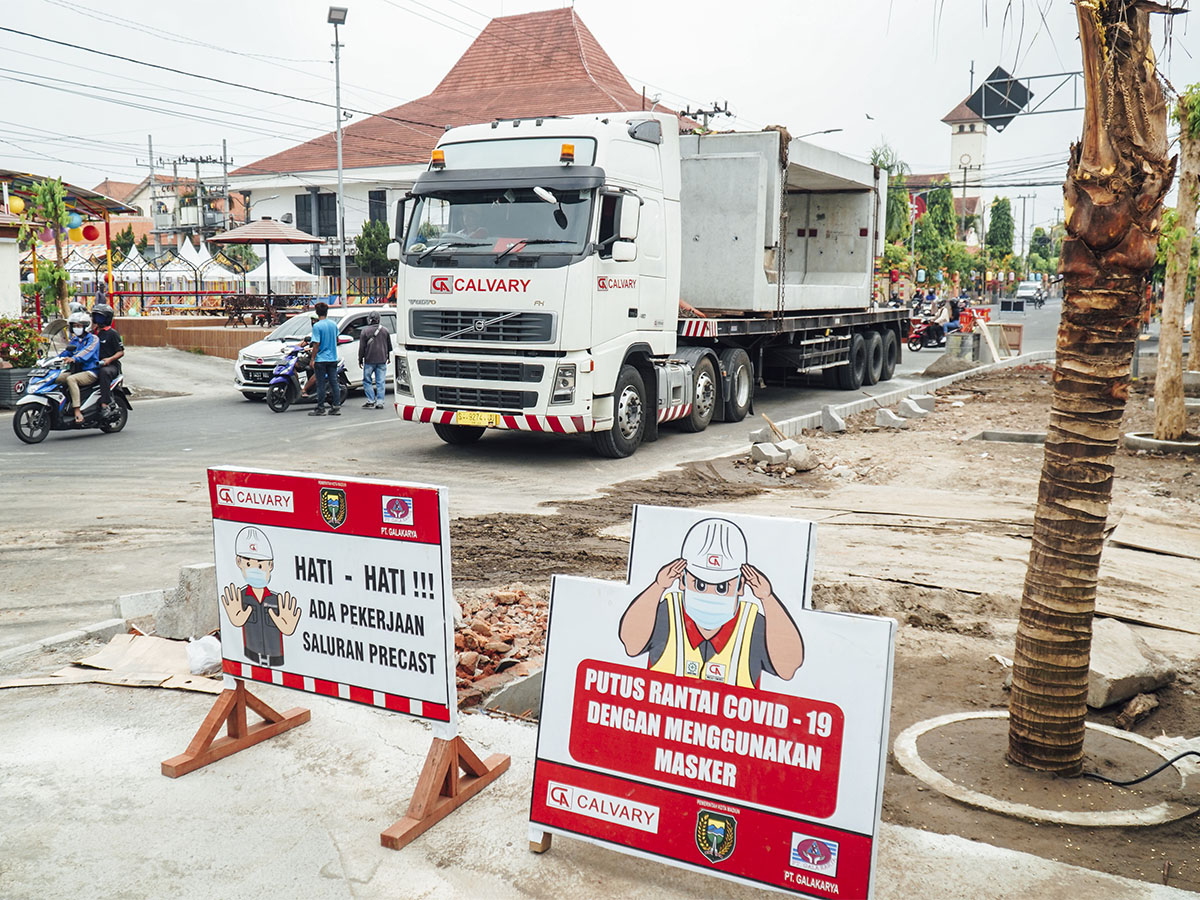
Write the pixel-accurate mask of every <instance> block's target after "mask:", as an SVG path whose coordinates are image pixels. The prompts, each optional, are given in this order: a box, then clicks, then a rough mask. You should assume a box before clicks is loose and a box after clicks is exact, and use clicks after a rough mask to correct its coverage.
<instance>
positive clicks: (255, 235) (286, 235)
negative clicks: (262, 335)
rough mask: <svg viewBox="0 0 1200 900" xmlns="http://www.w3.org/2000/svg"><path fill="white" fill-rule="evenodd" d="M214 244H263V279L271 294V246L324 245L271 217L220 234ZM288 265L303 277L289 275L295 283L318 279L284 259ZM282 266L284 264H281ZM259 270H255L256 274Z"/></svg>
mask: <svg viewBox="0 0 1200 900" xmlns="http://www.w3.org/2000/svg"><path fill="white" fill-rule="evenodd" d="M212 242H213V243H214V244H262V245H263V246H264V247H266V248H267V251H268V252H267V253H266V257H267V259H266V262H265V263H264V267H265V269H266V272H265V275H266V277H265V278H264V279H263V280H264V281H265V282H266V293H267V294H268V295H270V293H271V255H272V254H271V253H270V249H271V245H273V244H320V243H324V242H323V241H322V240H321V238H319V237H313V236H312V235H311V234H308V233H307V232H304V231H301V230H300V229H299V228H293V227H292V226H291V225H285V224H283V223H282V222H276V221H275V220H274V219H272V218H270V217H269V216H264V217H263V218H261V219H259V220H258V221H257V222H251V223H250V224H248V225H242V226H241V227H239V228H234V229H231V230H229V231H226V232H225V233H224V234H219V235H217V236H216V237H215V238H212ZM282 259H283V260H285V261H286V263H287V265H288V266H290V267H291V268H292V269H294V270H295V271H296V272H298V273H299V274H300V276H303V277H302V278H296V277H295V276H294V275H289V278H290V279H291V280H292V281H293V282H295V281H300V280H304V281H305V282H307V283H311V284H315V283H316V281H317V278H316V276H315V275H305V273H304V272H303V271H302V270H300V269H297V268H296V267H295V266H294V265H292V262H291V260H289V259H287V257H282ZM280 264H282V263H280ZM257 271H258V270H257V269H255V272H257ZM251 274H253V273H251Z"/></svg>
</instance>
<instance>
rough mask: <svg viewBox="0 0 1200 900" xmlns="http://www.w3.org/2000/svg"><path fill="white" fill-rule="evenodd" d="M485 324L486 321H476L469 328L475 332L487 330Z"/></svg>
mask: <svg viewBox="0 0 1200 900" xmlns="http://www.w3.org/2000/svg"><path fill="white" fill-rule="evenodd" d="M487 324H488V323H487V320H486V319H476V320H475V321H474V322H472V323H471V327H472V328H474V329H475V330H476V331H483V329H485V328H487Z"/></svg>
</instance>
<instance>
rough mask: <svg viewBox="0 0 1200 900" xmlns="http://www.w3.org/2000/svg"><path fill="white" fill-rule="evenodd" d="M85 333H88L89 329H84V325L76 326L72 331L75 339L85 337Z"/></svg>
mask: <svg viewBox="0 0 1200 900" xmlns="http://www.w3.org/2000/svg"><path fill="white" fill-rule="evenodd" d="M85 331H87V329H86V328H84V327H83V326H82V325H76V326H75V327H74V328H72V329H71V334H73V335H75V337H83V333H84V332H85Z"/></svg>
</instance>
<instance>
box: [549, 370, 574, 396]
mask: <svg viewBox="0 0 1200 900" xmlns="http://www.w3.org/2000/svg"><path fill="white" fill-rule="evenodd" d="M574 400H575V364H574V363H570V364H569V365H565V366H564V365H560V366H559V367H558V368H557V369H556V370H555V371H554V392H553V393H552V394H551V396H550V402H551V403H572V402H574Z"/></svg>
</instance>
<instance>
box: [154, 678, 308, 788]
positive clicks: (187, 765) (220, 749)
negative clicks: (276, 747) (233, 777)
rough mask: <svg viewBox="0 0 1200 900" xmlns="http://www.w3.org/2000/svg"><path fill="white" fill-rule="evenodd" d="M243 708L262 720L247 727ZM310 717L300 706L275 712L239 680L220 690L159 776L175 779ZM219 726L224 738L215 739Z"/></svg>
mask: <svg viewBox="0 0 1200 900" xmlns="http://www.w3.org/2000/svg"><path fill="white" fill-rule="evenodd" d="M247 706H249V707H250V708H251V709H252V710H254V711H255V712H256V713H258V714H259V715H260V716H262V717H263V719H264V721H262V722H258V723H256V724H254V725H249V726H247V724H246V707H247ZM310 718H312V713H311V712H310V711H309V710H307V709H302V708H301V707H296V708H295V709H289V710H288V711H287V712H285V713H279V712H276V711H275V710H274V709H272V708H271V707H270V706H268V705H267V704H266V703H265V702H263V701H262V700H261V699H259V698H258V697H255V696H254V695H253V694H251V693H250V692H249V691H247V690H246V685H245V683H244V682H242V681H239V682H238V683H237V687H236V688H234V689H233V690H224V691H221V694H220V696H218V697H217V702H216V703H214V704H213V706H212V709H210V710H209V711H208V715H207V716H205V717H204V722H203V723H202V724H201V725H200V730H199V731H197V732H196V736H195V737H193V738H192V742H191V743H190V744H188V747H187V749H186V750H185V751H183V753H181V754H179V755H178V756H173V757H171V758H170V759H168V760H165V761H164V762H163V764H162V773H163V774H164V775H166V776H167V777H168V778H178V777H179V776H180V775H186V774H187V773H188V772H194V771H195V770H196V769H199V768H200V767H202V766H207V765H208V764H209V763H211V762H216V761H217V760H218V759H224V758H225V757H226V756H230V755H232V754H234V753H237V752H238V751H239V750H245V749H246V748H247V747H253V746H254V745H255V744H258V743H261V742H262V741H265V740H266V739H267V738H272V737H275V735H277V734H282V733H283V732H285V731H287V730H288V729H291V728H295V727H296V726H297V725H302V724H304V723H305V722H307V721H308V720H309V719H310ZM222 725H225V726H226V731H227V735H226V736H225V737H217V735H218V734H219V733H220V731H221V726H222Z"/></svg>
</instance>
